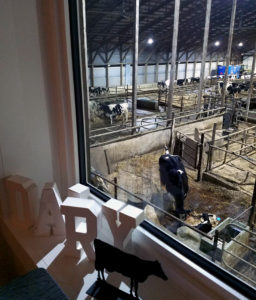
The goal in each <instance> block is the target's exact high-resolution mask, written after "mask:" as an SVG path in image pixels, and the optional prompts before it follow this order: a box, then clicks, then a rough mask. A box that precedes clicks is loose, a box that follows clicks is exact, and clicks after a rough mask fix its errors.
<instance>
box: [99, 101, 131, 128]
mask: <svg viewBox="0 0 256 300" xmlns="http://www.w3.org/2000/svg"><path fill="white" fill-rule="evenodd" d="M98 109H99V111H100V112H102V113H103V115H104V117H107V118H110V124H111V125H112V123H113V118H115V117H116V116H122V118H123V123H125V122H127V121H128V103H126V102H124V103H118V104H114V103H100V104H99V106H98Z"/></svg>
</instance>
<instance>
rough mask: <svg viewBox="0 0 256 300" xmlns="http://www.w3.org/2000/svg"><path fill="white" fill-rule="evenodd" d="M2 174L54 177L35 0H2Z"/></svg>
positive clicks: (37, 178)
mask: <svg viewBox="0 0 256 300" xmlns="http://www.w3.org/2000/svg"><path fill="white" fill-rule="evenodd" d="M0 28H1V30H0V53H1V54H0V101H1V104H0V105H1V109H0V148H1V156H2V157H1V160H0V161H2V163H0V174H1V176H2V177H3V176H7V175H10V174H19V175H24V176H28V177H31V178H33V180H34V181H35V182H36V183H37V184H38V185H39V186H42V185H43V184H44V183H45V182H47V181H51V180H53V168H52V153H51V146H50V133H49V126H48V113H47V105H46V101H45V98H46V91H45V86H44V79H43V67H42V61H41V53H40V45H39V32H38V20H37V14H36V1H33V0H27V1H18V0H16V1H15V0H8V1H4V0H1V1H0Z"/></svg>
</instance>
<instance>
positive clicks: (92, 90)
mask: <svg viewBox="0 0 256 300" xmlns="http://www.w3.org/2000/svg"><path fill="white" fill-rule="evenodd" d="M107 93H109V88H104V87H100V86H98V87H93V86H90V87H89V95H90V96H94V97H96V96H100V95H105V94H107Z"/></svg>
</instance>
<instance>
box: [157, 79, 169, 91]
mask: <svg viewBox="0 0 256 300" xmlns="http://www.w3.org/2000/svg"><path fill="white" fill-rule="evenodd" d="M157 87H158V88H159V89H165V88H167V85H166V83H165V82H164V81H163V80H162V81H158V83H157Z"/></svg>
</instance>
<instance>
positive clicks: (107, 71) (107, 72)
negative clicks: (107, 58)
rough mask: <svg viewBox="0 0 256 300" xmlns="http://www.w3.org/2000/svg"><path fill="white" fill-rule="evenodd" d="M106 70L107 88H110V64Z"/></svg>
mask: <svg viewBox="0 0 256 300" xmlns="http://www.w3.org/2000/svg"><path fill="white" fill-rule="evenodd" d="M105 72H106V88H109V70H108V65H106V67H105Z"/></svg>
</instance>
